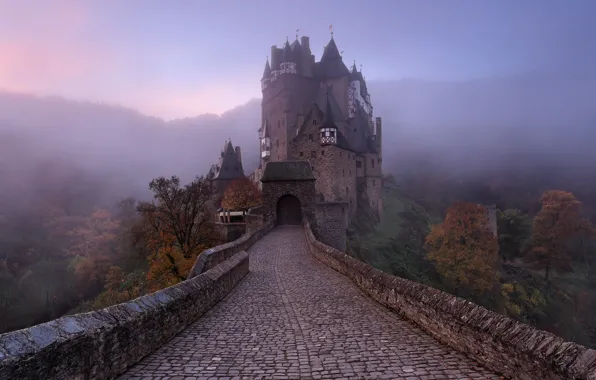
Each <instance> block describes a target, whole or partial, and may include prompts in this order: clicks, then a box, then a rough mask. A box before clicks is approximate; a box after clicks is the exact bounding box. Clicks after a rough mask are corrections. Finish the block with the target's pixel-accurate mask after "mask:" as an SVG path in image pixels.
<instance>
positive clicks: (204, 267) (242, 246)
mask: <svg viewBox="0 0 596 380" xmlns="http://www.w3.org/2000/svg"><path fill="white" fill-rule="evenodd" d="M273 226H274V223H273V221H270V222H267V223H265V224H264V225H263V226H262V227H261V228H260V229H258V230H256V231H252V232H251V231H249V232H247V233H245V234H244V235H242V236H241V237H240V238H238V239H236V240H234V241H231V242H229V243H226V244H222V245H218V246H216V247H213V248H209V249H206V250H204V251H203V252H201V254H200V255H199V258H198V259H197V261H196V262H195V264H194V265H193V267H192V269H191V270H190V273H189V274H188V278H189V279H190V278H193V277H195V276H198V275H200V274H201V273H203V272H205V271H208V270H209V269H211V268H214V267H215V266H217V265H218V264H220V263H223V262H224V261H226V260H227V259H229V258H230V257H232V256H234V255H235V254H236V253H238V252H240V251H245V250H247V249H248V248H249V247H250V246H251V245H253V244H254V242H256V241H257V240H259V239H260V238H261V237H263V236H264V235H266V234H267V233H268V232H269V231H271V228H273Z"/></svg>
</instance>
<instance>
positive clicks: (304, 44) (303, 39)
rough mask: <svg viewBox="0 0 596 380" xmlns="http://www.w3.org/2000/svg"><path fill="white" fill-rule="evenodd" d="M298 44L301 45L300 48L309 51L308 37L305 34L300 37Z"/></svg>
mask: <svg viewBox="0 0 596 380" xmlns="http://www.w3.org/2000/svg"><path fill="white" fill-rule="evenodd" d="M300 45H302V49H307V50H308V52H310V38H309V37H307V36H302V37H300Z"/></svg>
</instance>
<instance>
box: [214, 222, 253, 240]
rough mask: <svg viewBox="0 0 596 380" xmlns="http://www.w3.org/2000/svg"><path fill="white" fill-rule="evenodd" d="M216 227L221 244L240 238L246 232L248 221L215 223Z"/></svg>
mask: <svg viewBox="0 0 596 380" xmlns="http://www.w3.org/2000/svg"><path fill="white" fill-rule="evenodd" d="M214 227H215V233H216V234H217V236H218V240H219V243H220V244H225V243H229V242H231V241H234V240H236V239H239V238H240V237H241V236H242V235H244V233H245V232H246V223H215V226H214Z"/></svg>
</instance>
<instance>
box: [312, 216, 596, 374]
mask: <svg viewBox="0 0 596 380" xmlns="http://www.w3.org/2000/svg"><path fill="white" fill-rule="evenodd" d="M305 233H306V238H307V241H308V245H309V250H310V252H311V254H313V255H314V256H315V257H316V258H317V259H318V260H320V261H321V262H323V263H325V264H327V265H328V266H330V267H331V268H333V269H335V270H336V271H338V272H339V273H342V274H344V275H346V276H347V277H349V278H350V279H351V280H352V281H354V282H355V283H356V285H358V287H360V289H362V290H363V291H364V292H365V293H366V294H368V295H369V296H370V297H372V298H373V299H375V300H376V301H377V302H379V303H381V304H382V305H384V306H386V307H388V308H389V309H391V310H393V311H395V312H396V313H397V314H399V315H400V316H402V317H404V318H406V319H408V320H410V321H411V322H413V323H415V324H416V325H418V326H419V327H420V328H421V329H422V330H424V331H426V332H427V333H428V334H430V335H431V336H433V337H435V338H436V339H438V340H439V341H441V342H443V343H445V344H447V345H449V346H451V347H453V348H454V349H456V350H458V351H460V352H463V353H465V354H467V355H468V356H470V357H471V358H473V359H475V360H476V361H478V362H479V363H482V364H484V365H485V366H486V367H487V368H490V369H491V370H493V371H496V372H498V373H501V374H503V375H505V376H508V377H511V378H514V379H523V380H532V379H548V380H551V379H589V380H595V379H596V350H592V349H588V348H586V347H584V346H581V345H578V344H576V343H571V342H566V341H564V340H563V339H562V338H560V337H557V336H555V335H553V334H551V333H548V332H546V331H542V330H538V329H535V328H533V327H531V326H529V325H526V324H523V323H520V322H517V321H515V320H513V319H511V318H507V317H505V316H502V315H500V314H498V313H495V312H493V311H490V310H488V309H486V308H484V307H482V306H479V305H476V304H474V303H472V302H468V301H466V300H463V299H461V298H457V297H455V296H453V295H451V294H448V293H445V292H442V291H440V290H437V289H434V288H431V287H428V286H425V285H422V284H419V283H417V282H413V281H409V280H406V279H403V278H399V277H395V276H391V275H389V274H387V273H384V272H382V271H380V270H378V269H375V268H373V267H371V266H370V265H368V264H365V263H363V262H361V261H359V260H356V259H354V258H352V257H350V256H348V255H346V254H345V253H343V252H340V251H338V250H336V249H334V248H332V247H329V246H327V245H325V244H323V243H321V242H319V241H317V240H316V238H315V236H314V235H313V233H312V230H311V228H310V224H309V222H308V221H306V222H305Z"/></svg>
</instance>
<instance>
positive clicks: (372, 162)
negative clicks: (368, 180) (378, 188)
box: [370, 158, 375, 168]
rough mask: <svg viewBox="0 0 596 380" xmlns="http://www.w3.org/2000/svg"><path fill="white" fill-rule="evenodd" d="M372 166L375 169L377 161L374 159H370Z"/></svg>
mask: <svg viewBox="0 0 596 380" xmlns="http://www.w3.org/2000/svg"><path fill="white" fill-rule="evenodd" d="M370 164H371V166H372V167H373V168H374V167H375V159H374V158H371V159H370Z"/></svg>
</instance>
